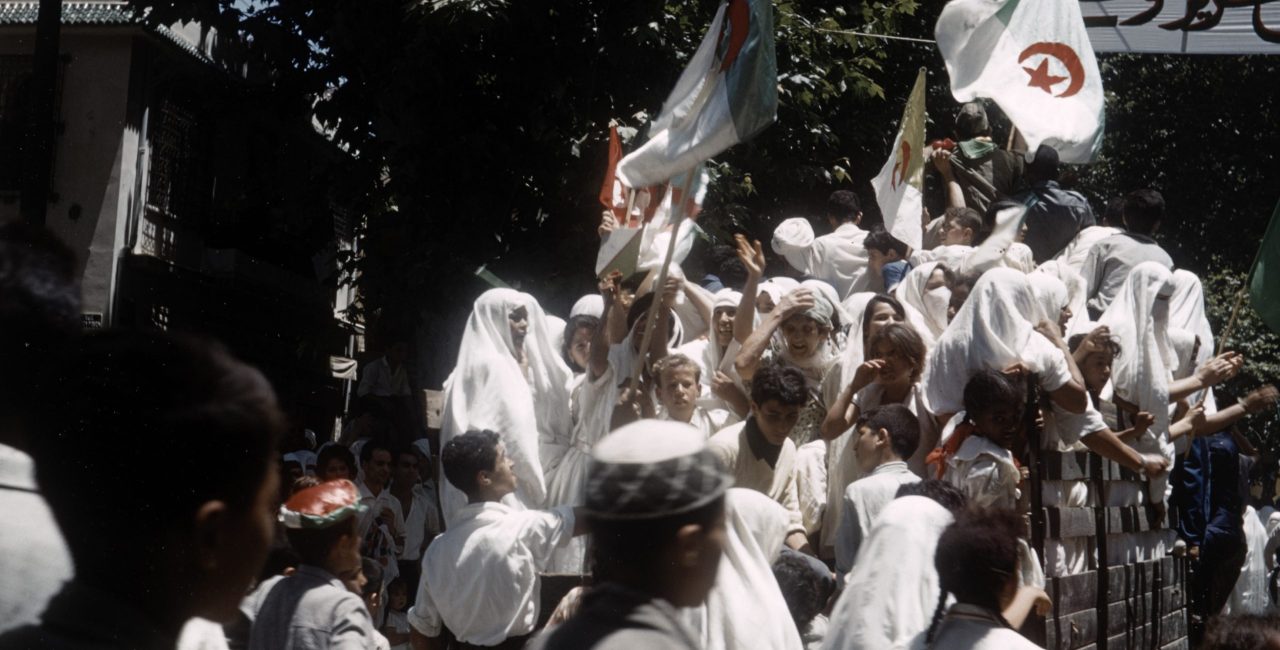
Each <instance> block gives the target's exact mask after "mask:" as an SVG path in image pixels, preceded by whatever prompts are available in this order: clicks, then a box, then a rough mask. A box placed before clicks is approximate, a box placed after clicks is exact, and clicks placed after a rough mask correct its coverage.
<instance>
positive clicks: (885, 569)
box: [822, 496, 953, 650]
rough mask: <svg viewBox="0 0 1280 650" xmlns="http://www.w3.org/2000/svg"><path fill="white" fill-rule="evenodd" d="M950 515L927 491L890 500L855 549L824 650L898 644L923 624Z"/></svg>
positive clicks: (936, 589) (872, 649)
mask: <svg viewBox="0 0 1280 650" xmlns="http://www.w3.org/2000/svg"><path fill="white" fill-rule="evenodd" d="M952 521H953V517H952V516H951V513H950V512H949V511H948V510H947V509H946V508H943V507H942V506H941V505H938V503H937V502H936V501H934V500H933V499H929V498H927V497H919V496H907V497H901V498H898V499H894V500H893V501H891V502H889V505H887V506H885V509H884V510H883V511H881V513H880V518H879V519H878V520H877V521H876V524H875V526H874V527H872V529H871V534H870V535H869V536H868V537H867V540H866V541H865V542H863V544H862V548H861V549H859V550H858V558H857V562H856V563H855V564H854V565H853V570H852V571H850V572H849V577H848V579H847V581H846V584H845V588H844V591H843V592H842V593H841V594H840V599H839V600H837V601H836V605H835V607H834V608H833V609H832V611H831V626H830V628H829V631H828V632H827V639H826V641H825V642H824V643H823V644H822V648H823V650H881V649H884V648H892V647H898V646H902V645H905V644H906V643H907V642H909V641H910V640H911V638H912V637H914V636H915V635H917V634H919V633H921V632H924V631H925V630H927V629H928V628H929V623H930V621H931V620H932V618H933V612H934V609H935V608H936V607H937V605H938V595H939V593H940V591H941V587H940V586H939V584H938V571H937V569H935V568H934V566H933V556H934V553H935V552H936V551H937V548H938V538H940V537H942V531H944V530H946V528H947V526H950V525H951V522H952Z"/></svg>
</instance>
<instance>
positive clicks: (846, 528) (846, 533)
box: [835, 484, 862, 574]
mask: <svg viewBox="0 0 1280 650" xmlns="http://www.w3.org/2000/svg"><path fill="white" fill-rule="evenodd" d="M852 489H853V485H852V484H850V485H849V488H848V489H846V490H845V493H844V498H843V499H842V500H841V508H843V509H844V510H843V512H842V513H841V515H840V525H839V526H838V527H837V528H836V543H835V546H836V570H837V571H838V572H839V573H840V574H845V573H848V572H850V571H852V570H853V560H854V558H856V557H857V555H858V544H859V542H861V537H862V535H861V534H860V533H861V532H862V531H861V530H859V528H860V526H859V524H858V508H857V506H855V505H854V504H853V499H850V498H849V492H850V491H851V490H852Z"/></svg>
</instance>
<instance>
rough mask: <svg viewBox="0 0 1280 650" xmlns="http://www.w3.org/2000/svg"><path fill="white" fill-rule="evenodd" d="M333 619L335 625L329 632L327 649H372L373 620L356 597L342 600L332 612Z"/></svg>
mask: <svg viewBox="0 0 1280 650" xmlns="http://www.w3.org/2000/svg"><path fill="white" fill-rule="evenodd" d="M353 595H354V594H353ZM334 618H335V619H336V620H337V623H336V624H335V625H334V627H333V629H332V630H331V631H330V632H329V646H328V647H330V648H335V649H340V650H368V648H370V647H373V644H374V637H373V620H372V619H370V618H369V610H367V609H365V607H364V603H363V602H361V600H360V599H359V598H358V597H356V598H344V599H343V600H342V602H341V603H340V604H339V606H338V608H337V611H336V612H334Z"/></svg>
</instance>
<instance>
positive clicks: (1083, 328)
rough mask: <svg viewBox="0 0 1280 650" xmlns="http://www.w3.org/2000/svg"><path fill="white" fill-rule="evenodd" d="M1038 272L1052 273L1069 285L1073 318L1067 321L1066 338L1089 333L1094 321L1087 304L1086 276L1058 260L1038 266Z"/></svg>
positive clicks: (1069, 302)
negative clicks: (1091, 319)
mask: <svg viewBox="0 0 1280 650" xmlns="http://www.w3.org/2000/svg"><path fill="white" fill-rule="evenodd" d="M1036 273H1046V274H1048V275H1052V276H1054V277H1056V278H1058V279H1059V280H1061V281H1062V284H1063V285H1065V286H1066V287H1067V307H1069V308H1070V309H1071V319H1070V320H1068V321H1067V327H1066V334H1065V335H1064V338H1069V337H1071V336H1073V335H1075V334H1088V332H1089V326H1090V325H1092V323H1091V322H1090V321H1089V309H1088V307H1087V305H1086V302H1087V300H1086V298H1087V297H1086V296H1085V292H1086V291H1088V286H1087V285H1086V284H1085V281H1084V278H1083V277H1082V276H1081V275H1080V274H1079V273H1078V272H1076V271H1073V270H1071V267H1069V266H1067V265H1066V264H1064V263H1062V262H1059V261H1057V260H1049V261H1048V262H1045V263H1044V264H1041V265H1040V266H1039V267H1038V268H1036Z"/></svg>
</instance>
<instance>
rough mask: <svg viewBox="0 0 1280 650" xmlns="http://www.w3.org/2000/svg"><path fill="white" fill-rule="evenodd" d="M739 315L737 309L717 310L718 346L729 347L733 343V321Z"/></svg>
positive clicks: (724, 308)
mask: <svg viewBox="0 0 1280 650" xmlns="http://www.w3.org/2000/svg"><path fill="white" fill-rule="evenodd" d="M737 315H738V308H737V307H721V308H719V309H717V310H716V313H715V318H714V319H712V320H714V321H715V328H716V345H721V346H727V345H729V343H730V342H731V341H733V319H734V318H735V317H736V316H737Z"/></svg>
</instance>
